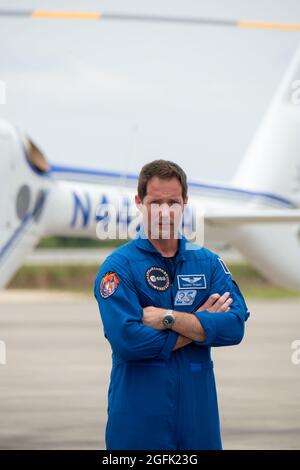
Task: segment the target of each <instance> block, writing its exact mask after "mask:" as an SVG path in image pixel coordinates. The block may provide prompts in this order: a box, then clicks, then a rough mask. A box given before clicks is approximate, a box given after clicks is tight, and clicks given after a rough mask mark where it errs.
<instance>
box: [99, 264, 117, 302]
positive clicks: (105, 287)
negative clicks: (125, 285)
mask: <svg viewBox="0 0 300 470" xmlns="http://www.w3.org/2000/svg"><path fill="white" fill-rule="evenodd" d="M119 284H120V281H119V279H118V276H117V274H116V273H114V272H112V271H108V272H107V273H105V274H104V276H103V278H102V280H101V284H100V295H101V297H103V299H107V297H110V296H111V295H112V294H113V293H114V292H116V290H117V288H118V285H119Z"/></svg>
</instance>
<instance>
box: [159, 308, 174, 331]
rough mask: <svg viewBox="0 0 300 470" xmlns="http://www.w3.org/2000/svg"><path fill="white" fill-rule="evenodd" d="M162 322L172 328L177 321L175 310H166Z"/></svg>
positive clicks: (166, 326)
mask: <svg viewBox="0 0 300 470" xmlns="http://www.w3.org/2000/svg"><path fill="white" fill-rule="evenodd" d="M162 322H163V325H164V327H165V328H172V326H173V325H174V323H175V316H174V315H173V310H166V313H165V315H164V317H163V319H162Z"/></svg>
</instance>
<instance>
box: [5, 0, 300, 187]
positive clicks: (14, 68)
mask: <svg viewBox="0 0 300 470" xmlns="http://www.w3.org/2000/svg"><path fill="white" fill-rule="evenodd" d="M17 8H20V9H22V10H24V9H30V10H31V9H36V8H39V9H47V8H48V9H55V8H57V9H58V8H59V9H72V10H101V11H103V12H113V11H115V12H116V11H117V12H131V13H149V14H170V15H174V16H175V15H179V14H180V15H184V16H199V17H212V18H220V19H253V20H264V21H278V22H298V23H300V2H299V0H251V1H250V0H244V1H241V0H207V1H204V0H151V1H145V0H110V1H108V0H107V1H88V0H84V1H75V0H73V1H66V0H60V1H53V0H51V1H50V0H49V1H43V2H41V1H26V0H25V1H12V0H9V1H8V0H6V1H5V0H1V1H0V9H17ZM298 44H300V32H299V31H294V32H293V31H286V32H285V31H276V30H266V31H264V30H251V29H250V30H247V29H237V28H229V27H214V26H186V25H178V24H171V25H169V24H163V23H159V24H153V23H137V22H127V23H126V22H116V21H51V20H33V19H25V18H9V19H8V18H0V80H3V81H4V82H5V83H6V99H7V102H6V104H4V105H3V104H2V105H0V118H5V119H7V120H9V121H10V122H12V123H13V124H15V125H16V126H17V127H18V128H19V129H21V130H22V131H24V132H26V133H28V134H29V135H30V136H31V137H32V138H33V140H34V141H35V142H36V143H37V144H38V145H39V146H40V147H41V148H42V150H43V151H44V152H45V154H46V155H47V156H48V158H49V160H50V161H51V162H54V163H60V164H68V165H74V166H84V167H91V168H99V169H107V170H109V169H111V170H120V171H130V172H137V171H138V170H139V168H140V167H141V165H142V164H143V163H145V162H146V161H149V160H152V159H154V158H168V159H172V160H174V161H176V162H178V163H179V164H181V165H182V166H183V167H184V168H185V169H186V171H187V173H188V176H190V177H191V178H198V179H214V180H226V181H228V180H230V178H231V177H232V175H233V174H234V172H235V170H236V168H237V166H238V164H239V161H240V160H241V159H242V158H243V155H244V153H245V151H246V149H247V147H248V145H249V143H250V141H251V138H252V137H253V135H254V133H255V131H256V129H257V127H258V125H259V123H260V120H261V119H262V117H263V114H264V112H265V111H266V109H267V107H268V105H269V104H270V102H271V100H272V96H273V94H274V92H275V90H276V87H277V86H278V84H279V81H280V78H281V77H282V75H283V73H284V71H285V69H286V67H287V65H288V63H289V61H290V59H291V57H292V55H293V52H294V51H295V49H296V48H297V45H298ZM299 79H300V77H299Z"/></svg>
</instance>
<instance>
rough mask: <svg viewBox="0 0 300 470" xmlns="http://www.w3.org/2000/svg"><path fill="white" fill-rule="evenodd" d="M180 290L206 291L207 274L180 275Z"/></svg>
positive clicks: (178, 281) (178, 277)
mask: <svg viewBox="0 0 300 470" xmlns="http://www.w3.org/2000/svg"><path fill="white" fill-rule="evenodd" d="M177 283H178V289H206V278H205V274H178V275H177Z"/></svg>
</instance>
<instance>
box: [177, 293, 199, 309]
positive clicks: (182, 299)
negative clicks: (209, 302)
mask: <svg viewBox="0 0 300 470" xmlns="http://www.w3.org/2000/svg"><path fill="white" fill-rule="evenodd" d="M196 294H197V291H196V290H178V291H177V294H176V297H175V302H174V305H177V306H180V305H192V304H193V303H194V300H195V297H196Z"/></svg>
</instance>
